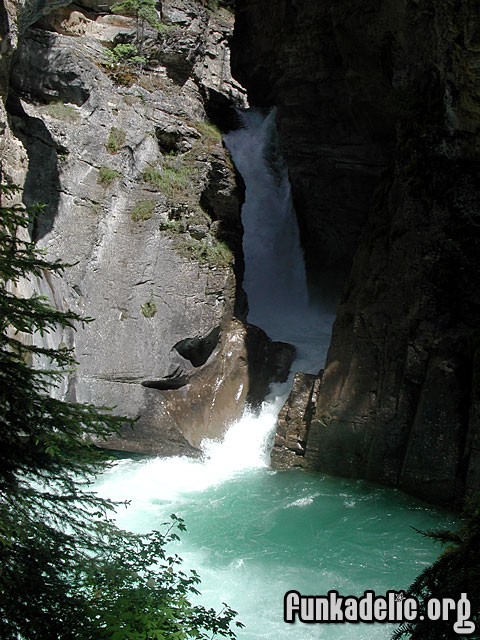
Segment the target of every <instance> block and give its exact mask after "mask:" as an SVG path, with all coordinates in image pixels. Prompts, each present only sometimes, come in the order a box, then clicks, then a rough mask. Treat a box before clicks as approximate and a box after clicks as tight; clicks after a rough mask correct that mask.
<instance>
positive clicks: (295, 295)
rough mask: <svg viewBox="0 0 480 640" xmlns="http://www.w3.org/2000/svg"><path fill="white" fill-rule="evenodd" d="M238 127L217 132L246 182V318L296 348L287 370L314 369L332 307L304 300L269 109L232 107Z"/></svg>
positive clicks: (284, 178)
mask: <svg viewBox="0 0 480 640" xmlns="http://www.w3.org/2000/svg"><path fill="white" fill-rule="evenodd" d="M239 118H240V120H241V121H242V124H243V127H242V128H240V129H237V130H235V131H232V132H230V133H228V134H227V135H225V136H224V140H225V144H226V146H227V147H228V149H229V151H230V153H231V154H232V157H233V160H234V162H235V165H236V167H237V168H238V170H239V171H240V173H241V174H242V177H243V179H244V181H245V186H246V193H245V203H244V205H243V209H242V222H243V227H244V239H243V252H244V256H245V276H244V281H243V287H244V289H245V291H246V292H247V294H248V302H249V314H248V321H249V322H251V323H252V324H255V325H257V326H259V327H261V328H262V329H263V330H264V331H265V332H266V333H267V334H268V336H269V337H270V338H271V339H272V340H280V341H282V342H289V343H290V344H293V345H295V347H296V348H297V358H296V361H295V363H294V365H293V367H292V370H293V371H304V372H306V373H318V370H319V369H320V368H321V367H322V366H323V364H324V362H325V358H326V354H327V349H328V345H329V343H330V335H331V326H332V322H333V319H334V309H332V305H331V303H330V304H328V305H327V304H326V303H325V304H324V305H322V307H323V308H321V307H320V306H319V305H317V304H313V303H312V302H311V301H310V299H309V293H308V286H307V276H306V272H305V264H304V260H303V252H302V249H301V246H300V236H299V231H298V224H297V219H296V215H295V211H294V208H293V203H292V197H291V192H290V182H289V179H288V172H287V168H286V165H285V163H284V161H283V159H282V157H281V155H280V153H279V150H278V143H277V134H276V125H275V110H274V109H273V110H272V111H270V113H269V114H268V115H266V116H265V114H263V113H262V112H260V111H255V110H250V111H248V112H239Z"/></svg>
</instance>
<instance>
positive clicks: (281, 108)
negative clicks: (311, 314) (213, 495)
mask: <svg viewBox="0 0 480 640" xmlns="http://www.w3.org/2000/svg"><path fill="white" fill-rule="evenodd" d="M479 12H480V8H479V6H478V3H477V2H475V1H474V0H462V1H460V0H459V1H450V0H436V1H433V0H427V1H425V2H417V1H408V2H407V1H405V2H397V1H395V2H393V1H392V2H389V1H388V0H384V1H379V0H377V1H375V2H373V1H371V2H370V1H369V2H354V1H352V0H341V1H339V2H338V1H336V2H332V1H328V0H325V1H322V2H315V3H312V2H307V1H303V0H290V1H286V0H285V1H284V0H278V1H276V2H270V1H269V2H267V1H263V0H245V1H244V2H241V3H240V7H239V13H238V20H237V30H236V36H235V38H234V45H235V48H234V62H235V66H234V68H235V72H236V73H237V75H238V77H239V78H241V79H242V81H243V82H244V83H245V85H246V86H247V88H248V89H249V90H250V91H251V95H252V98H253V100H252V102H254V103H255V102H259V103H262V104H272V103H273V104H276V105H277V107H278V113H279V125H280V135H281V139H282V144H283V148H284V152H285V156H286V160H287V163H288V165H289V170H290V175H291V179H292V183H293V193H294V195H295V197H296V203H297V214H298V216H299V218H300V222H301V225H302V227H303V229H304V230H308V233H307V234H305V236H304V237H305V238H307V240H306V250H307V256H308V257H309V262H310V265H313V266H314V267H315V268H319V267H321V266H322V265H323V264H324V263H326V262H327V263H328V262H329V261H330V260H333V259H334V257H333V256H334V249H332V248H331V247H335V246H336V247H337V249H336V250H337V252H339V253H341V254H342V258H341V259H342V260H343V259H346V260H349V259H351V257H352V256H354V260H353V267H352V270H351V273H350V276H349V278H348V282H347V286H346V289H345V291H344V294H343V297H342V301H341V304H340V305H339V307H338V315H337V320H336V322H335V325H334V331H333V338H332V344H331V347H330V351H329V355H328V359H327V363H326V368H325V373H324V376H323V380H322V383H321V386H320V389H319V390H318V392H317V394H316V398H315V410H314V411H313V412H311V418H310V420H309V424H308V439H307V442H306V446H305V453H304V455H303V465H304V466H305V467H307V468H311V469H318V470H321V471H325V472H328V473H332V474H339V475H346V476H353V477H363V478H369V479H372V480H376V481H381V482H384V483H386V484H391V485H394V486H398V487H401V488H403V489H405V490H407V491H409V492H411V493H413V494H415V495H417V496H420V497H423V498H426V499H428V500H432V501H435V502H443V503H447V504H452V503H454V502H455V501H456V500H457V499H459V498H461V497H462V496H463V495H464V494H465V493H472V492H474V491H476V490H478V489H479V487H480V466H479V463H480V459H479V441H480V433H479V418H478V408H479V385H478V380H479V355H478V348H479V344H480V343H479V333H478V321H479V310H480V293H479V292H480V270H479V267H480V262H479V260H478V255H479V250H480V233H479V229H480V226H479V225H480V181H479V180H478V175H479V171H480V89H479V87H480V29H479V26H478V25H479V24H480V14H479ZM242 69H244V71H242ZM247 69H248V70H249V71H250V73H247ZM381 170H384V171H383V172H382V173H381ZM380 173H381V175H380ZM332 238H335V241H334V242H333V244H332ZM355 247H356V249H355ZM297 413H298V414H299V415H305V412H303V413H302V412H301V411H297ZM292 433H294V430H293V431H292ZM284 437H285V436H284ZM287 440H288V438H287ZM287 457H288V456H287ZM298 459H299V456H298V455H297V456H296V458H295V461H296V462H295V463H296V464H298Z"/></svg>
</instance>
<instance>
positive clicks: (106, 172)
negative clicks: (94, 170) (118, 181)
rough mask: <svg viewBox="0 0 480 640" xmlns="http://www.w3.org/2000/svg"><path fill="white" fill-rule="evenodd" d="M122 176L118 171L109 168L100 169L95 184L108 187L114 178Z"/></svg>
mask: <svg viewBox="0 0 480 640" xmlns="http://www.w3.org/2000/svg"><path fill="white" fill-rule="evenodd" d="M121 177H122V174H121V173H120V171H116V170H115V169H110V167H100V169H99V170H98V178H97V182H98V183H99V184H104V185H106V186H108V185H109V184H111V183H112V182H113V181H114V180H115V178H121Z"/></svg>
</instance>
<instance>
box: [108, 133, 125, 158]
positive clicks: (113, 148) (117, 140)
mask: <svg viewBox="0 0 480 640" xmlns="http://www.w3.org/2000/svg"><path fill="white" fill-rule="evenodd" d="M126 137H127V135H126V133H125V131H124V130H123V129H118V128H117V127H112V128H111V129H110V133H109V134H108V140H107V142H106V144H105V148H106V150H107V151H109V152H110V153H117V151H119V149H121V148H122V147H123V145H124V144H125V140H126Z"/></svg>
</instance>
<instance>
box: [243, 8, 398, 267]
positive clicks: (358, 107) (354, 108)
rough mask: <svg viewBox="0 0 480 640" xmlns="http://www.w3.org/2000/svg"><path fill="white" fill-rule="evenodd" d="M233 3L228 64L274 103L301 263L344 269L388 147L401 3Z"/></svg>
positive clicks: (255, 100)
mask: <svg viewBox="0 0 480 640" xmlns="http://www.w3.org/2000/svg"><path fill="white" fill-rule="evenodd" d="M238 4H239V6H238V10H237V17H236V23H235V32H234V38H233V42H232V62H233V72H234V75H235V76H236V77H237V78H238V79H239V80H240V81H241V82H242V83H243V84H244V86H246V87H248V91H249V98H250V101H251V103H252V104H254V105H259V106H262V105H265V106H271V105H273V104H275V105H276V106H277V114H278V128H279V132H280V139H281V145H282V152H283V155H284V157H285V159H286V161H287V164H288V167H289V173H290V178H291V182H292V195H293V199H294V203H295V207H296V211H297V215H298V217H299V223H300V230H301V234H302V242H303V246H304V248H305V252H306V259H307V262H308V263H309V265H310V266H311V268H312V270H313V269H317V268H321V267H325V266H331V265H335V266H337V267H338V266H341V267H342V268H347V269H348V267H349V266H350V265H351V260H352V256H353V252H354V250H355V248H356V246H357V240H358V234H359V232H360V230H361V229H362V228H363V225H364V224H365V221H366V218H367V211H368V203H369V201H370V198H371V194H372V191H373V190H374V188H375V185H376V183H377V181H378V177H379V175H380V173H381V171H382V170H384V169H385V167H387V166H388V164H389V161H390V158H391V156H392V151H393V143H394V121H393V117H392V105H390V103H389V100H388V96H389V91H390V89H391V75H392V69H391V60H390V58H391V56H392V51H391V48H392V46H393V45H392V33H393V32H394V31H395V30H396V28H397V25H398V21H399V11H400V10H401V5H402V3H399V2H397V1H396V0H392V1H390V2H381V3H379V2H377V1H376V0H367V1H365V0H357V1H356V2H352V1H349V2H345V1H344V2H338V1H337V0H322V1H321V2H307V1H306V0H276V1H275V2H268V1H267V0H245V1H244V2H241V3H238Z"/></svg>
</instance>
